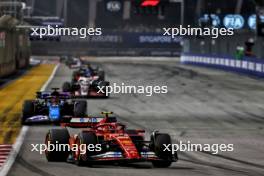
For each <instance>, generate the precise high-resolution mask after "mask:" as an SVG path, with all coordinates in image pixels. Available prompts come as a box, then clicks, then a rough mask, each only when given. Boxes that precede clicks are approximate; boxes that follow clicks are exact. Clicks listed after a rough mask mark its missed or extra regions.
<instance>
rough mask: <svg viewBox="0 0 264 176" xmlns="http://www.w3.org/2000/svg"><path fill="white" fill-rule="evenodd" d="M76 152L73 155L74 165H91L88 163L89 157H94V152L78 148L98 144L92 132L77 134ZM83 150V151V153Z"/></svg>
mask: <svg viewBox="0 0 264 176" xmlns="http://www.w3.org/2000/svg"><path fill="white" fill-rule="evenodd" d="M76 143H77V145H78V146H79V147H78V150H77V151H76V152H75V153H74V155H73V156H74V158H75V164H77V165H78V166H83V165H85V164H88V165H91V162H89V157H90V156H92V155H96V153H97V152H96V151H88V150H87V148H86V150H85V148H81V147H80V146H86V147H87V146H88V145H90V144H93V145H94V146H95V145H96V144H98V141H97V136H96V135H95V134H94V133H92V132H81V133H79V134H78V138H77V141H76ZM84 150H85V151H84Z"/></svg>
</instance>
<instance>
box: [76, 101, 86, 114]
mask: <svg viewBox="0 0 264 176" xmlns="http://www.w3.org/2000/svg"><path fill="white" fill-rule="evenodd" d="M86 114H87V102H86V101H77V102H75V104H74V116H75V117H84V116H86Z"/></svg>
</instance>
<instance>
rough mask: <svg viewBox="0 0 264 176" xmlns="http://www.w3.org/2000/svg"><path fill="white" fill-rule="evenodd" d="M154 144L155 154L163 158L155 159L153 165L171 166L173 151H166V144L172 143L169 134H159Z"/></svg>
mask: <svg viewBox="0 0 264 176" xmlns="http://www.w3.org/2000/svg"><path fill="white" fill-rule="evenodd" d="M153 144H154V152H155V154H156V155H157V156H158V157H159V158H160V159H162V160H160V161H153V162H152V165H153V166H154V167H158V168H166V167H169V166H170V165H171V163H172V153H171V151H164V149H165V146H164V145H168V144H171V138H170V135H168V134H157V136H156V137H155V140H154V141H153Z"/></svg>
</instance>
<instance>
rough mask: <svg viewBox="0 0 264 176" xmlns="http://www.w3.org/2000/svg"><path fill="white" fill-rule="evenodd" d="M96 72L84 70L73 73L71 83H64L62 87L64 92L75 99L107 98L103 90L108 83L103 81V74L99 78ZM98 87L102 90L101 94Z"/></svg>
mask: <svg viewBox="0 0 264 176" xmlns="http://www.w3.org/2000/svg"><path fill="white" fill-rule="evenodd" d="M97 73H98V72H96V73H95V72H94V71H91V69H89V68H86V69H83V70H79V71H77V72H74V73H73V77H72V82H71V83H70V82H65V83H64V84H63V85H62V90H63V91H64V92H71V93H72V94H73V96H75V97H84V98H88V97H103V98H107V97H108V96H107V95H106V93H105V92H106V91H105V88H106V87H107V86H109V82H107V81H104V73H103V74H101V77H100V76H99V75H98V74H97ZM99 87H100V88H103V90H104V91H103V92H104V93H103V92H101V91H99Z"/></svg>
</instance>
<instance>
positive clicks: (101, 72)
mask: <svg viewBox="0 0 264 176" xmlns="http://www.w3.org/2000/svg"><path fill="white" fill-rule="evenodd" d="M98 77H99V80H101V81H104V80H105V72H104V71H103V70H100V71H98Z"/></svg>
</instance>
